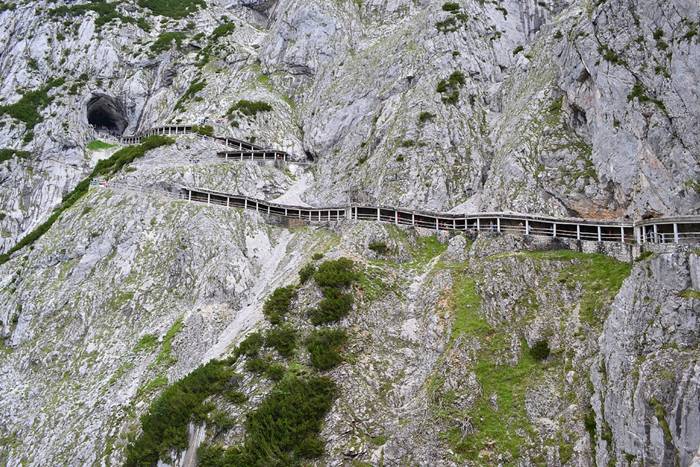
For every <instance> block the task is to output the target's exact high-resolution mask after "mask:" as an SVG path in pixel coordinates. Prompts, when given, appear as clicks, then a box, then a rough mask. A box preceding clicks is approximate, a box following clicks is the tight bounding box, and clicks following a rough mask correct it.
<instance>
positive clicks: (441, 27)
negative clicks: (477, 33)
mask: <svg viewBox="0 0 700 467" xmlns="http://www.w3.org/2000/svg"><path fill="white" fill-rule="evenodd" d="M442 11H446V12H448V13H450V15H451V16H448V17H447V18H446V19H444V20H442V21H438V22H437V23H435V27H436V28H437V30H438V31H440V32H442V33H448V32H454V31H456V30H458V29H459V28H460V27H461V26H463V25H465V24H467V22H468V21H469V15H467V14H466V13H464V12H463V11H462V8H461V7H460V6H459V4H458V3H454V2H447V3H444V4H443V5H442Z"/></svg>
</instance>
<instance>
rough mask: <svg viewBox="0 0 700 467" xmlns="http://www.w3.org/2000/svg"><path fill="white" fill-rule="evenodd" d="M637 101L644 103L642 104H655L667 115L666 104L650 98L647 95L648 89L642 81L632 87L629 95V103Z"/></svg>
mask: <svg viewBox="0 0 700 467" xmlns="http://www.w3.org/2000/svg"><path fill="white" fill-rule="evenodd" d="M635 99H636V100H637V101H638V102H639V103H642V104H643V103H647V102H650V103H652V104H654V105H655V106H657V107H658V108H659V110H661V111H662V112H664V113H666V106H665V105H664V103H663V102H662V101H660V100H659V99H655V98H653V97H649V96H648V95H647V89H646V87H645V86H644V85H643V84H642V83H641V82H640V81H637V82H636V83H634V86H632V90H631V91H630V93H629V94H628V95H627V101H628V102H631V101H633V100H635Z"/></svg>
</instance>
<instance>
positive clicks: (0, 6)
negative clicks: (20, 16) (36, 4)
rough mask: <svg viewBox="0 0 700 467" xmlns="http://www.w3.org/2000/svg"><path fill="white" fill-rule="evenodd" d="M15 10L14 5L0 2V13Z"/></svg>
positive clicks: (15, 6)
mask: <svg viewBox="0 0 700 467" xmlns="http://www.w3.org/2000/svg"><path fill="white" fill-rule="evenodd" d="M15 8H17V5H15V4H14V3H5V2H0V13H2V12H3V11H14V10H15Z"/></svg>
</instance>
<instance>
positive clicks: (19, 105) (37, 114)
mask: <svg viewBox="0 0 700 467" xmlns="http://www.w3.org/2000/svg"><path fill="white" fill-rule="evenodd" d="M64 83H65V80H64V79H63V78H55V79H52V80H50V81H49V82H48V83H46V84H45V85H44V86H42V87H41V88H39V89H37V90H35V91H27V92H25V93H24V94H22V97H21V98H20V100H18V101H17V102H15V103H14V104H9V105H0V115H2V114H5V115H9V116H10V117H12V118H14V119H16V120H19V121H21V122H24V126H25V128H26V130H27V134H28V135H33V130H34V127H35V126H36V125H38V124H39V123H41V122H43V121H44V118H43V117H42V116H41V111H42V110H43V109H44V107H46V106H47V105H49V104H50V103H51V101H52V100H53V97H51V96H49V91H50V90H52V89H53V88H57V87H59V86H62V85H63V84H64ZM25 140H26V138H25ZM29 141H31V138H30V139H29Z"/></svg>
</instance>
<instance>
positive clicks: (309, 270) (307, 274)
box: [299, 263, 316, 284]
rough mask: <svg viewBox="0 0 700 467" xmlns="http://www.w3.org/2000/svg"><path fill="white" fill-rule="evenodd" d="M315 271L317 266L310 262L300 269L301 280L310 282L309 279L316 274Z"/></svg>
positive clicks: (303, 282)
mask: <svg viewBox="0 0 700 467" xmlns="http://www.w3.org/2000/svg"><path fill="white" fill-rule="evenodd" d="M315 272H316V266H314V265H313V264H310V263H309V264H307V265H306V266H304V267H303V268H301V269H300V270H299V282H301V283H302V284H305V283H306V282H308V280H309V279H311V278H312V277H313V276H314V273H315Z"/></svg>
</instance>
